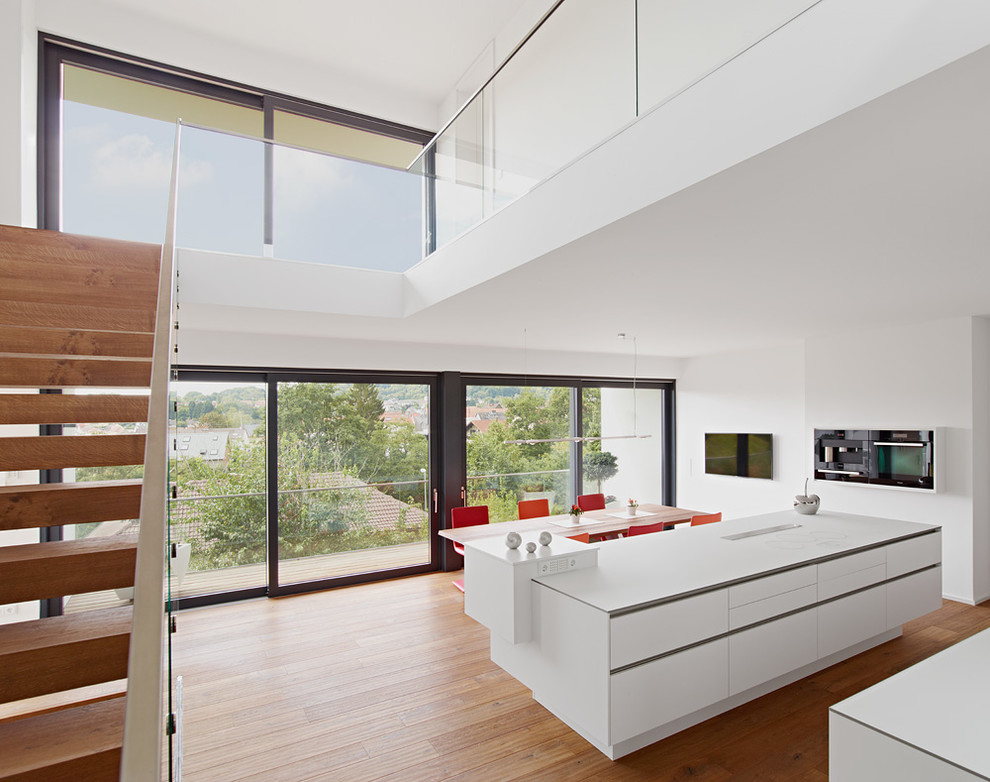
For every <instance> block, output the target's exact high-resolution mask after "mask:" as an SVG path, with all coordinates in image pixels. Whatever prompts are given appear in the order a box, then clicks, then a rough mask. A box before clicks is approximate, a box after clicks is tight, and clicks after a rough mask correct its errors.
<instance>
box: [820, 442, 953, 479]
mask: <svg viewBox="0 0 990 782" xmlns="http://www.w3.org/2000/svg"><path fill="white" fill-rule="evenodd" d="M815 480H819V481H837V482H840V483H859V484H865V485H868V486H892V487H899V488H906V489H922V490H927V491H934V490H935V430H933V429H816V430H815Z"/></svg>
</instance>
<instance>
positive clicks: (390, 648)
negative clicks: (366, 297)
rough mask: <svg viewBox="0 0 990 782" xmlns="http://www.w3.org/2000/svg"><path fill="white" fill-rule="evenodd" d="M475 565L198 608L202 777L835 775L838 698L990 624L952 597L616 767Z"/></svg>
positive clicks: (189, 655)
mask: <svg viewBox="0 0 990 782" xmlns="http://www.w3.org/2000/svg"><path fill="white" fill-rule="evenodd" d="M458 575H459V574H456V573H454V574H450V573H447V574H442V573H440V574H428V575H424V576H414V577H411V578H405V579H399V580H395V581H389V582H383V583H379V584H369V585H363V586H355V587H347V588H342V589H336V590H331V591H327V592H320V593H314V594H308V595H299V596H294V597H287V598H281V599H277V600H264V599H261V600H252V601H245V602H240V603H234V604H228V605H225V606H215V607H209V608H201V609H194V610H190V611H184V612H182V613H181V614H180V615H179V619H178V622H179V625H178V627H179V629H178V633H177V634H176V635H175V636H173V648H174V673H175V674H176V675H181V676H183V683H184V700H185V702H184V708H185V713H184V718H183V726H182V729H183V742H184V764H183V765H184V768H183V773H184V779H185V780H187V782H205V781H206V780H224V781H225V782H226V781H227V780H247V779H249V780H265V781H266V782H274V781H276V780H292V782H302V780H334V781H335V782H352V781H356V780H396V782H398V781H399V780H401V782H411V781H413V780H430V781H433V780H490V781H491V782H505V780H512V779H524V780H527V781H530V782H531V781H533V780H540V781H543V780H545V781H546V782H564V781H567V780H573V781H575V782H576V781H577V780H687V779H690V780H704V781H705V782H715V781H716V780H724V779H733V780H761V781H762V780H811V781H814V780H825V779H827V778H828V773H827V772H828V729H827V728H828V707H829V705H831V704H832V703H835V702H837V701H840V700H842V699H844V698H847V697H849V696H850V695H852V694H853V693H856V692H858V691H859V690H861V689H863V688H865V687H868V686H870V685H872V684H874V683H876V682H878V681H880V680H881V679H884V678H886V677H887V676H890V675H891V674H893V673H896V672H897V671H899V670H901V669H903V668H906V667H908V666H909V665H912V664H914V663H916V662H918V661H919V660H922V659H924V658H925V657H928V656H929V655H932V654H934V653H935V652H937V651H939V650H941V649H944V648H946V647H947V646H950V645H952V644H954V643H956V642H957V641H961V640H962V639H963V638H966V637H967V636H969V635H972V634H973V633H976V632H978V631H980V630H983V629H985V628H988V627H990V603H986V604H983V605H980V606H976V607H972V606H966V605H962V604H959V603H951V602H948V601H946V602H944V604H943V607H942V608H941V609H940V610H938V611H935V612H933V613H931V614H929V615H927V616H925V617H922V618H921V619H918V620H915V621H914V622H911V623H909V624H907V625H905V628H904V635H903V636H902V637H900V638H897V639H895V640H893V641H889V642H888V643H885V644H883V645H881V646H879V647H876V648H875V649H872V650H870V651H868V652H864V653H863V654H861V655H858V656H857V657H854V658H852V659H851V660H847V661H845V662H842V663H839V664H838V665H834V666H832V667H831V668H828V669H826V670H824V671H822V672H820V673H817V674H815V675H813V676H810V677H808V678H806V679H802V680H801V681H798V682H796V683H794V684H792V685H790V686H788V687H784V688H782V689H780V690H778V691H776V692H774V693H771V694H769V695H766V696H764V697H762V698H759V699H758V700H755V701H752V702H750V703H748V704H745V705H743V706H740V707H738V708H736V709H734V710H732V711H730V712H727V713H725V714H723V715H721V716H718V717H714V718H712V719H710V720H708V721H707V722H704V723H702V724H700V725H697V726H695V727H693V728H690V729H688V730H685V731H683V732H681V733H679V734H677V735H674V736H671V737H670V738H668V739H665V740H664V741H661V742H659V743H657V744H654V745H652V746H650V747H647V748H645V749H643V750H640V751H639V752H636V753H634V754H632V755H628V756H626V757H625V758H622V759H621V760H617V761H610V760H608V759H607V758H606V757H605V756H604V755H602V754H601V753H600V752H598V751H597V750H595V749H593V748H592V747H591V746H590V745H589V744H588V743H587V742H586V741H584V740H583V739H582V738H580V737H579V736H578V735H577V734H575V733H574V732H573V731H571V730H570V729H569V728H568V727H567V726H565V725H564V724H563V723H561V722H560V721H559V720H557V719H556V718H555V717H553V716H552V715H551V714H550V713H549V712H547V711H546V709H544V708H543V707H542V706H540V705H539V704H537V703H536V702H534V701H533V700H532V698H531V696H530V692H529V690H527V689H526V688H525V687H523V686H522V685H521V684H519V683H518V682H517V681H516V680H515V679H513V678H512V677H511V676H509V675H508V674H506V673H505V672H504V671H502V670H501V669H500V668H498V667H497V666H496V665H494V664H493V663H492V662H491V661H490V660H489V659H488V631H487V630H485V629H484V628H483V627H481V626H480V625H478V624H477V623H475V622H474V621H473V620H471V619H469V618H467V617H466V616H464V614H463V597H462V595H461V593H460V592H458V591H457V590H456V589H454V587H453V586H451V584H450V581H451V578H452V577H456V576H458ZM575 685H576V686H580V682H575Z"/></svg>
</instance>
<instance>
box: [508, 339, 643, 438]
mask: <svg viewBox="0 0 990 782" xmlns="http://www.w3.org/2000/svg"><path fill="white" fill-rule="evenodd" d="M617 336H618V338H619V339H622V340H625V339H628V338H629V337H628V336H627V335H626V333H625V332H624V331H620V332H619V333H618V335H617ZM632 343H633V386H632V392H633V433H632V434H613V435H606V436H604V437H548V438H543V439H536V438H531V439H526V440H504V441H503V444H504V445H537V444H538V443H585V442H600V441H601V440H636V439H639V440H645V439H647V438H650V437H652V436H653V435H651V434H638V430H637V419H638V416H637V410H636V404H637V402H636V378H637V374H638V370H639V367H638V363H639V351H638V349H637V346H636V337H633V338H632ZM527 353H528V346H527V344H526V329H523V385H528V384H529V372H528V363H527V362H528V355H527Z"/></svg>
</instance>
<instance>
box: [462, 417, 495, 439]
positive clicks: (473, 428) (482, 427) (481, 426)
mask: <svg viewBox="0 0 990 782" xmlns="http://www.w3.org/2000/svg"><path fill="white" fill-rule="evenodd" d="M493 423H495V421H494V419H491V418H479V419H475V420H473V421H468V422H467V429H466V431H467V435H468V437H470V436H471V435H473V434H484V433H485V432H487V431H488V429H489V427H490V426H491V425H492V424H493Z"/></svg>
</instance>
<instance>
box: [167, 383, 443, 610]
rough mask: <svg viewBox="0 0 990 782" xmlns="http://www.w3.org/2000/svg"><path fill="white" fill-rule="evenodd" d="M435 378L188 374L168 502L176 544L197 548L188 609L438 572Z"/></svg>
mask: <svg viewBox="0 0 990 782" xmlns="http://www.w3.org/2000/svg"><path fill="white" fill-rule="evenodd" d="M435 386H436V381H435V379H434V378H432V377H410V376H408V375H402V376H400V375H388V374H384V373H382V374H374V375H367V374H361V375H354V374H344V373H339V372H329V371H327V372H319V371H313V372H307V373H303V374H292V375H288V374H283V373H278V372H274V371H272V372H268V371H253V372H252V371H247V370H244V371H231V370H213V371H210V370H192V369H190V370H181V371H180V372H179V377H178V380H176V381H174V382H173V383H172V388H171V391H172V396H173V399H174V400H175V406H174V410H175V413H174V419H175V420H174V421H173V432H172V436H171V438H170V439H171V440H172V446H171V457H172V464H171V473H170V474H171V476H172V481H173V484H174V486H175V490H174V492H173V495H172V499H171V501H170V503H169V524H170V526H171V532H172V535H171V537H172V540H173V541H174V542H177V543H178V544H179V545H180V547H185V549H186V550H185V551H183V552H181V555H180V562H181V563H182V567H183V571H184V574H183V577H182V580H181V583H179V584H178V585H177V596H178V598H179V601H180V606H183V607H184V606H189V605H195V604H199V603H204V602H216V601H217V600H221V599H226V598H230V597H234V596H239V597H250V596H254V595H265V594H267V595H280V594H287V593H290V592H298V591H304V590H309V589H322V588H326V587H329V586H337V585H343V584H348V583H355V582H360V581H370V580H375V579H380V578H385V577H390V576H394V575H405V574H410V573H418V572H423V571H426V570H431V569H436V568H438V567H439V566H440V562H439V556H438V553H439V543H438V538H437V534H436V533H437V529H438V521H439V518H440V517H439V514H438V512H437V508H438V499H437V489H436V488H435V487H434V482H433V478H432V474H433V467H434V465H435V463H436V458H437V457H436V451H435V447H434V443H435V440H434V434H433V433H434V429H435V422H434V420H433V418H432V416H431V401H432V399H433V398H434V395H435ZM186 561H188V567H186V565H185V563H186ZM173 585H174V586H175V582H174V581H173Z"/></svg>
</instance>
